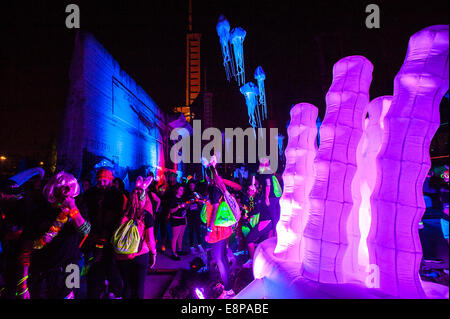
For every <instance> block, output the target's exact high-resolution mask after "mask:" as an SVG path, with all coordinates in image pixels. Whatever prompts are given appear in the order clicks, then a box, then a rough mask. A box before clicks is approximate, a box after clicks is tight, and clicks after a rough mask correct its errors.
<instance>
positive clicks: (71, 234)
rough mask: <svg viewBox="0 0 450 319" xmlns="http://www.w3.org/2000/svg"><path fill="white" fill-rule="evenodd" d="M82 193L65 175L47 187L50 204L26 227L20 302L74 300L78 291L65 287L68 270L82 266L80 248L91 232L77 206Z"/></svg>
mask: <svg viewBox="0 0 450 319" xmlns="http://www.w3.org/2000/svg"><path fill="white" fill-rule="evenodd" d="M79 193H80V186H79V185H78V182H77V180H76V179H75V177H73V176H72V175H70V174H67V173H65V172H60V173H58V174H57V175H55V176H54V177H53V178H52V179H51V180H50V181H49V182H48V183H47V185H45V187H44V190H43V194H44V196H45V198H46V200H47V202H46V203H45V205H44V206H43V207H40V208H38V209H37V210H36V211H34V212H33V213H32V214H31V218H30V221H29V224H27V225H25V227H24V233H23V237H24V244H23V247H22V250H21V253H20V257H19V269H18V275H19V276H18V279H17V289H16V295H17V297H18V298H23V299H29V298H30V297H31V298H33V299H41V298H42V299H48V298H51V299H62V298H66V299H73V298H74V291H73V290H71V289H69V288H67V286H66V283H65V282H66V277H67V275H68V274H67V273H66V267H67V266H69V265H71V264H75V265H77V264H78V260H79V257H80V250H79V246H81V244H82V243H83V240H84V239H85V238H86V237H87V236H88V234H89V232H90V228H91V225H90V224H89V222H87V221H85V219H84V218H83V216H81V214H80V212H79V210H78V208H77V206H76V204H75V197H76V196H78V195H79ZM28 288H29V289H28Z"/></svg>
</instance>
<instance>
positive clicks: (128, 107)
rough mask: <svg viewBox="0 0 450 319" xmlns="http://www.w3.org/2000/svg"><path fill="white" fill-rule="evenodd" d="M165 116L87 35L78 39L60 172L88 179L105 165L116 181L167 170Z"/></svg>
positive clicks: (60, 143)
mask: <svg viewBox="0 0 450 319" xmlns="http://www.w3.org/2000/svg"><path fill="white" fill-rule="evenodd" d="M165 118H166V116H165V114H164V113H163V112H162V111H161V110H160V109H159V107H158V106H157V105H156V103H155V102H154V101H153V100H152V99H151V97H149V96H148V95H147V93H146V92H145V91H144V90H143V89H142V88H141V87H140V86H139V85H138V84H136V82H135V81H134V80H133V79H132V78H131V77H130V76H128V75H127V74H126V73H125V72H124V71H123V70H122V69H121V68H120V66H119V64H118V63H117V61H115V60H114V58H113V57H112V56H111V55H110V54H109V53H108V52H107V51H106V50H105V49H104V48H103V47H102V46H101V44H100V43H98V42H97V40H96V39H95V38H94V37H93V36H92V35H90V34H88V33H78V34H77V36H76V39H75V47H74V54H73V57H72V63H71V67H70V89H69V95H68V100H67V105H66V111H65V115H64V122H63V128H62V132H61V139H60V142H59V147H58V162H59V163H58V166H59V168H60V169H61V168H64V169H66V170H68V171H71V172H72V173H74V174H75V176H81V177H86V176H88V174H89V173H91V172H92V170H93V166H94V165H95V164H96V163H97V162H98V161H99V160H101V159H107V160H109V161H110V162H112V163H113V165H114V170H115V173H116V175H117V176H119V177H121V178H125V177H126V176H127V174H128V179H129V180H130V181H133V180H134V178H135V177H136V176H137V174H142V173H143V172H145V171H148V170H151V171H153V172H155V173H156V168H157V167H158V166H160V167H164V166H165V165H164V164H165V161H164V154H165V149H167V148H166V146H164V145H165V141H167V136H168V127H166V124H165V123H166V119H165Z"/></svg>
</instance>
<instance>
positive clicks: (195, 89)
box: [183, 0, 201, 122]
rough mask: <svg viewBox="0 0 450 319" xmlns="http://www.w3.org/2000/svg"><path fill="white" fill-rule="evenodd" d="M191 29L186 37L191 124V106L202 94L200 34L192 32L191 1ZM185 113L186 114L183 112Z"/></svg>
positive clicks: (192, 116)
mask: <svg viewBox="0 0 450 319" xmlns="http://www.w3.org/2000/svg"><path fill="white" fill-rule="evenodd" d="M188 21H189V29H188V33H187V35H186V107H187V110H186V111H187V112H188V114H186V113H185V117H186V120H187V121H188V122H191V119H192V118H194V114H192V111H191V105H192V103H193V102H194V101H195V99H196V98H197V97H198V95H199V93H200V86H201V85H200V83H201V82H200V38H201V34H200V33H194V32H192V0H189V20H188ZM183 113H184V112H183Z"/></svg>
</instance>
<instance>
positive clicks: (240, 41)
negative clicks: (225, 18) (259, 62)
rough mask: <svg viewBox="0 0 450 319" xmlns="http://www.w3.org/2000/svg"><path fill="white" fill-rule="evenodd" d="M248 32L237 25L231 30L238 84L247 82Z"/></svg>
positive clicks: (235, 75)
mask: <svg viewBox="0 0 450 319" xmlns="http://www.w3.org/2000/svg"><path fill="white" fill-rule="evenodd" d="M246 34H247V32H246V31H245V30H244V29H242V28H240V27H236V28H234V29H233V30H231V32H230V43H231V45H232V47H233V53H234V61H235V74H234V77H235V78H236V81H237V84H238V86H242V85H244V83H245V66H244V48H243V45H244V40H245V35H246Z"/></svg>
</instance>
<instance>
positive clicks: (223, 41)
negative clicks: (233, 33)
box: [216, 15, 235, 82]
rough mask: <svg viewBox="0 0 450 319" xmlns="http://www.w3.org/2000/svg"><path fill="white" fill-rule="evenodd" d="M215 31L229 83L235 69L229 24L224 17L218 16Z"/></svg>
mask: <svg viewBox="0 0 450 319" xmlns="http://www.w3.org/2000/svg"><path fill="white" fill-rule="evenodd" d="M216 31H217V35H218V36H219V40H220V46H221V49H222V57H223V66H224V68H225V73H226V75H227V80H228V82H230V79H231V76H234V74H235V68H234V61H233V59H232V58H231V50H230V23H229V22H228V20H227V19H226V18H225V16H223V15H220V17H219V21H218V22H217V25H216Z"/></svg>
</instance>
